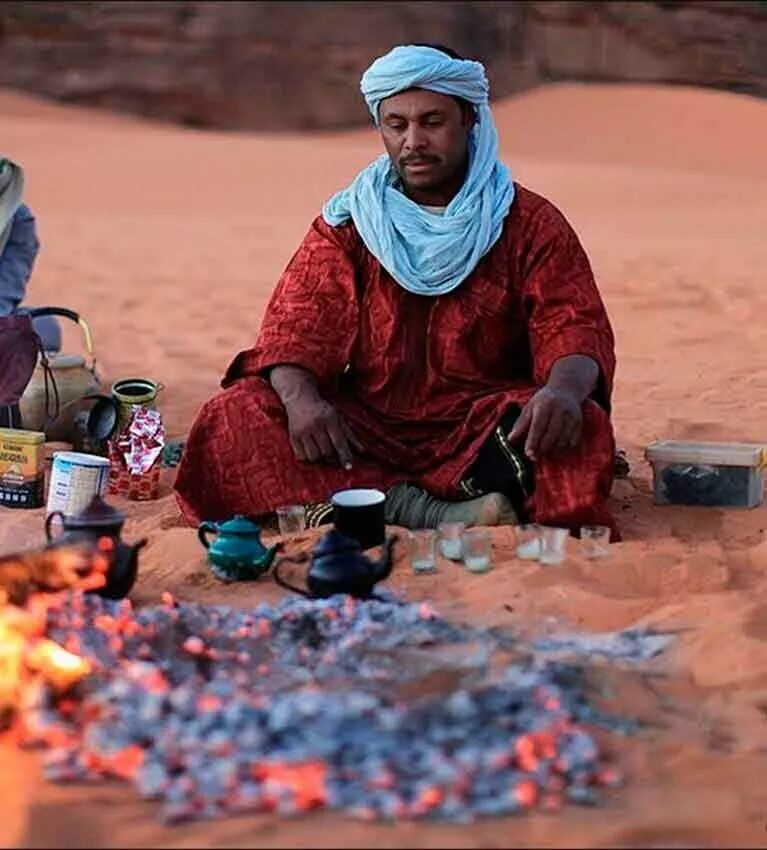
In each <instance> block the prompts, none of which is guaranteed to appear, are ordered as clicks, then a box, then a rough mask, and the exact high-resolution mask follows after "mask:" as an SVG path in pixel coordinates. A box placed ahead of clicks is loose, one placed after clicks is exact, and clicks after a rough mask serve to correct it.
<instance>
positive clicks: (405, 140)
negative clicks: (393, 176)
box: [379, 89, 473, 194]
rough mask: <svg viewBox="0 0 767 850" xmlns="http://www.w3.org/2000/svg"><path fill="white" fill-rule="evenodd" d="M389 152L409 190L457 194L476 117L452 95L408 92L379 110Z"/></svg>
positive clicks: (384, 104)
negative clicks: (443, 191)
mask: <svg viewBox="0 0 767 850" xmlns="http://www.w3.org/2000/svg"><path fill="white" fill-rule="evenodd" d="M379 123H380V128H381V136H382V138H383V143H384V147H385V148H386V152H387V153H388V154H389V156H390V157H391V160H392V162H393V164H394V167H395V168H396V169H397V173H398V174H399V176H400V178H401V179H402V182H403V183H404V184H405V188H406V189H407V190H414V191H415V192H416V194H418V193H427V194H428V193H438V192H440V191H441V190H445V189H448V188H449V189H450V190H451V191H453V192H455V191H457V188H458V187H459V186H460V182H458V185H457V186H456V185H455V184H456V181H457V180H458V181H462V179H463V169H464V167H465V164H466V156H467V151H468V144H469V132H470V131H471V128H472V125H473V116H471V115H469V113H468V110H463V109H461V107H460V105H459V104H458V103H457V102H456V101H455V100H454V99H453V98H452V97H449V96H448V95H444V94H437V92H432V91H426V90H425V89H409V90H408V91H404V92H400V93H399V94H395V95H393V96H392V97H388V98H386V100H384V101H382V102H381V105H380V107H379Z"/></svg>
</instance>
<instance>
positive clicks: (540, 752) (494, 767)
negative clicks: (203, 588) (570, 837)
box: [46, 595, 606, 822]
mask: <svg viewBox="0 0 767 850" xmlns="http://www.w3.org/2000/svg"><path fill="white" fill-rule="evenodd" d="M48 629H49V633H48V636H49V637H51V638H53V639H56V640H60V641H61V642H62V645H64V644H65V642H67V641H72V642H73V643H72V645H74V642H76V643H77V645H78V646H80V647H81V651H82V653H83V655H84V656H85V657H86V658H87V659H88V661H89V663H91V664H92V665H93V668H94V671H95V672H94V675H93V676H92V677H91V679H90V680H89V681H93V683H94V685H93V688H92V689H91V690H89V691H88V692H87V693H85V694H81V695H79V696H78V700H79V701H80V703H81V710H78V711H77V712H76V714H75V715H71V714H70V715H69V716H70V717H71V718H76V719H75V720H73V721H72V723H74V725H72V723H70V726H71V734H72V735H73V736H74V737H73V739H72V747H71V749H70V751H68V754H67V755H66V756H59V757H58V761H57V762H55V763H54V767H53V772H54V773H55V774H56V775H57V778H63V779H66V778H77V777H85V778H88V777H90V778H97V777H99V776H101V775H103V774H108V773H109V772H110V771H112V772H114V771H115V770H116V771H117V775H123V776H125V777H126V778H132V780H133V781H134V782H135V784H136V785H137V788H138V790H139V792H140V793H141V794H142V795H143V796H149V797H156V798H158V799H160V800H161V801H162V802H163V806H164V817H165V819H166V820H168V821H169V822H175V821H179V820H185V819H189V818H205V817H220V816H222V815H224V814H226V813H228V812H236V811H246V810H254V809H256V810H271V811H276V812H279V813H282V814H286V815H287V814H295V813H298V812H302V811H306V810H307V809H311V808H314V807H316V806H326V807H329V808H335V809H341V810H345V811H347V812H350V813H351V812H355V813H356V814H357V815H358V816H360V817H363V818H385V819H402V818H410V817H416V818H443V819H448V820H451V821H457V822H468V821H470V820H471V819H472V818H473V817H475V816H477V815H480V814H486V815H497V814H504V813H508V812H511V811H521V810H524V809H527V808H529V807H532V806H534V805H537V804H538V803H539V802H540V804H541V805H546V806H549V805H554V803H556V801H557V799H559V800H561V799H563V794H565V795H566V792H567V791H568V790H569V789H571V788H572V789H576V788H579V789H585V791H587V792H591V791H592V790H593V789H592V787H591V785H592V784H593V783H594V782H597V781H598V782H600V784H606V782H605V783H603V782H602V780H599V779H597V777H598V776H600V775H601V774H600V766H599V764H598V750H597V748H596V745H595V744H594V742H593V740H592V739H591V737H590V736H589V735H588V734H586V732H585V731H583V730H582V729H580V728H578V727H577V725H574V724H577V721H578V719H579V718H583V717H593V716H595V713H594V712H593V710H592V707H591V706H590V705H589V703H587V702H586V700H585V698H584V696H583V694H582V692H581V690H580V678H579V675H580V674H579V671H578V670H577V669H576V668H566V667H564V666H563V665H559V666H558V665H555V664H553V663H548V662H547V663H538V662H535V663H533V662H524V663H519V664H514V665H511V666H509V665H506V668H505V671H503V670H502V671H501V673H500V675H497V676H496V677H495V680H494V681H492V680H490V679H489V674H490V661H491V659H492V658H493V653H497V652H499V651H500V649H501V640H500V637H499V636H498V635H496V634H494V633H492V632H490V631H487V630H481V629H474V628H470V627H466V626H460V625H456V624H452V623H449V622H448V621H446V620H443V619H441V618H440V617H439V616H438V615H437V614H436V613H435V612H434V611H433V610H432V609H431V608H430V607H429V606H425V605H407V604H404V603H401V602H399V601H395V600H393V599H387V600H385V601H382V600H377V599H374V600H370V601H365V602H361V601H356V600H351V599H349V598H347V597H340V596H339V597H332V598H330V599H326V600H318V601H314V600H307V599H287V600H285V601H284V602H283V603H281V604H280V605H279V606H277V607H276V608H271V607H269V606H268V605H266V604H261V605H259V606H258V608H256V609H255V610H253V611H237V610H235V609H230V608H227V607H225V606H204V605H191V604H187V603H180V602H178V601H176V600H173V599H170V598H168V599H166V600H165V604H164V605H163V606H159V607H156V608H145V609H142V610H141V611H133V610H132V609H131V608H130V607H129V606H127V605H121V604H120V603H113V602H111V601H109V600H103V599H100V598H98V597H89V598H85V597H82V595H79V596H75V595H73V596H72V597H70V602H69V603H68V604H62V605H61V606H57V607H54V608H53V609H52V610H51V611H49V615H48ZM117 638H119V640H117ZM510 644H511V641H510V640H508V639H506V641H505V645H506V646H508V645H510ZM451 646H453V647H456V648H460V650H461V652H460V654H456V653H453V654H452V655H451V654H450V653H449V652H447V649H449V647H451ZM419 647H420V648H421V649H419ZM423 648H428V649H423ZM468 649H470V650H471V651H470V652H469V654H468V655H467V650H468ZM414 653H415V654H414ZM469 656H470V659H469V660H470V661H471V663H472V664H473V665H474V669H469V668H470V665H469V664H467V662H466V659H467V658H468V657H469ZM150 659H155V660H154V661H150ZM413 659H416V661H415V662H413ZM421 659H423V660H424V661H425V660H427V659H428V661H429V664H431V665H433V666H429V665H427V664H424V663H423V662H422V661H421ZM200 660H204V661H205V665H204V667H200ZM497 666H498V665H496V667H497ZM424 668H426V669H427V673H430V672H431V671H432V670H434V671H435V672H439V671H452V672H451V674H450V676H449V677H448V680H447V681H454V682H455V683H456V684H455V685H454V686H452V687H453V689H452V691H448V692H447V693H444V692H442V693H440V694H438V695H427V696H421V697H418V698H405V697H404V696H402V695H400V694H399V692H398V688H399V687H400V686H401V685H403V684H405V683H409V682H412V683H417V682H418V680H419V678H420V677H422V676H423V675H424ZM483 676H484V677H485V679H483ZM51 710H52V711H53V712H54V716H55V715H56V711H58V709H57V708H56V707H55V706H52V707H51ZM61 720H62V722H63V713H62V718H61ZM560 721H564V722H566V724H567V728H568V733H567V735H562V736H560V739H559V740H557V739H556V738H555V737H554V736H553V735H552V734H551V733H550V732H549V731H548V730H549V729H551V728H553V724H555V723H556V722H560ZM67 722H69V721H67ZM77 724H79V726H78V725H77ZM559 728H563V727H559ZM46 734H47V733H46ZM547 736H548V737H547ZM520 742H523V743H520ZM520 747H521V749H520ZM520 753H521V756H520ZM556 761H560V762H561V765H560V766H562V765H564V766H565V767H566V772H565V773H564V774H563V775H557V774H555V773H554V769H553V764H554V763H555V762H556ZM554 779H556V780H557V783H559V784H557V783H555V784H554V785H551V782H552V780H554ZM574 794H575V797H578V796H579V795H580V796H581V797H582V796H583V795H584V792H583V791H581V790H576V791H574ZM557 795H559V796H558V797H557ZM586 796H587V797H588V796H589V794H588V793H587V794H586ZM539 798H540V799H539ZM568 799H569V798H568ZM574 799H575V798H574ZM546 801H548V802H546ZM552 801H553V802H552Z"/></svg>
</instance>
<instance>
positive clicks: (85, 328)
mask: <svg viewBox="0 0 767 850" xmlns="http://www.w3.org/2000/svg"><path fill="white" fill-rule="evenodd" d="M28 312H29V315H30V316H31V317H32V318H33V319H36V318H37V317H38V316H61V317H62V318H64V319H69V320H70V321H72V322H76V323H77V324H78V325H80V330H82V332H83V342H84V343H85V350H86V351H87V352H88V356H89V357H90V359H91V365H90V370H91V372H93V371H94V370H95V368H96V355H95V354H94V353H93V334H92V333H91V329H90V326H89V325H88V323H87V322H86V321H85V319H83V317H82V316H81V315H80V314H79V313H76V312H75V311H74V310H68V309H67V308H66V307H33V308H32V309H31V310H29V311H28Z"/></svg>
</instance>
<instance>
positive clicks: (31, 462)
mask: <svg viewBox="0 0 767 850" xmlns="http://www.w3.org/2000/svg"><path fill="white" fill-rule="evenodd" d="M44 443H45V434H43V433H42V431H22V430H17V429H15V428H0V505H5V506H6V507H9V508H41V507H42V506H43V505H44V504H45V502H44V499H43V496H44V489H45V486H44V480H45V472H44V469H43V444H44Z"/></svg>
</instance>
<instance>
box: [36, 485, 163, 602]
mask: <svg viewBox="0 0 767 850" xmlns="http://www.w3.org/2000/svg"><path fill="white" fill-rule="evenodd" d="M56 517H58V518H59V519H60V520H61V522H62V524H63V526H64V530H63V533H61V534H59V535H57V536H55V537H54V535H53V533H52V530H51V526H52V524H53V520H54V519H55V518H56ZM124 524H125V514H123V513H122V512H120V511H118V510H117V509H116V508H113V507H112V506H111V505H109V504H107V503H106V502H105V501H104V500H103V499H102V498H101V496H99V495H96V496H94V497H93V498H92V499H91V501H90V502H89V503H88V505H87V506H86V507H85V508H84V509H83V510H82V511H81V512H80V513H79V514H76V515H75V516H72V517H67V516H64V514H63V513H62V512H61V511H54V512H53V513H51V514H49V515H48V518H47V519H46V520H45V536H46V537H47V538H48V542H49V543H51V544H53V545H58V544H64V545H71V544H77V543H89V544H92V545H97V544H98V542H99V540H101V538H103V537H107V538H110V539H111V541H112V545H111V554H110V556H109V571H108V572H107V583H106V586H105V587H103V588H102V589H101V590H99V591H97V593H98V594H99V595H100V596H105V597H106V598H107V599H122V598H123V597H125V596H127V595H128V593H130V591H131V589H132V587H133V584H134V582H135V581H136V575H137V573H138V553H139V550H140V549H142V548H143V547H144V546H146V543H147V541H146V538H142V539H141V540H139V541H138V543H135V544H133V545H132V546H131V545H129V544H128V543H125V542H123V541H122V540H121V539H120V533H121V532H122V528H123V525H124Z"/></svg>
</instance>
